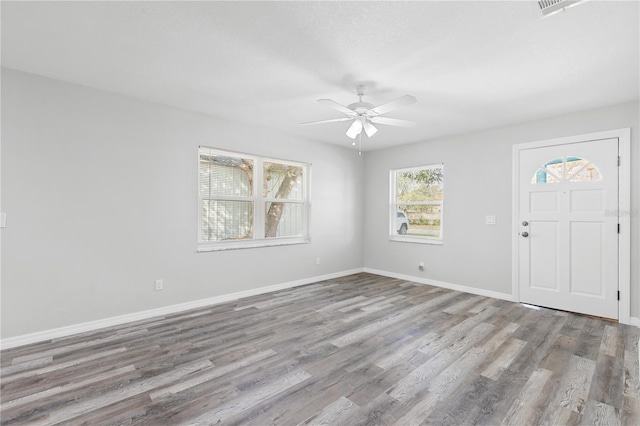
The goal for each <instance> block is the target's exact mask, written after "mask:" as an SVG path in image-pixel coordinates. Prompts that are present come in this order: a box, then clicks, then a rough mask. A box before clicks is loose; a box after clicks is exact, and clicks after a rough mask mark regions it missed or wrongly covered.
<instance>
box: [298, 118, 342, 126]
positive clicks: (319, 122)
mask: <svg viewBox="0 0 640 426" xmlns="http://www.w3.org/2000/svg"><path fill="white" fill-rule="evenodd" d="M349 120H353V118H351V117H342V118H333V119H331V120H321V121H309V122H307V123H300V124H301V125H302V126H308V125H309V124H322V123H332V122H334V121H349Z"/></svg>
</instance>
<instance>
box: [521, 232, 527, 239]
mask: <svg viewBox="0 0 640 426" xmlns="http://www.w3.org/2000/svg"><path fill="white" fill-rule="evenodd" d="M520 235H522V236H523V237H525V238H527V237H528V236H529V233H528V232H527V231H524V232H522V233H521V234H520Z"/></svg>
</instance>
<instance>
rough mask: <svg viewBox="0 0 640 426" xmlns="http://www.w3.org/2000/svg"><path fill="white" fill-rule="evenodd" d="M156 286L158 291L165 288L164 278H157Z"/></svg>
mask: <svg viewBox="0 0 640 426" xmlns="http://www.w3.org/2000/svg"><path fill="white" fill-rule="evenodd" d="M154 288H155V290H156V291H158V290H162V289H163V288H164V282H163V281H162V280H156V286H155V287H154Z"/></svg>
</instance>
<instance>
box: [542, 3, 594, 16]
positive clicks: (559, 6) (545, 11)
mask: <svg viewBox="0 0 640 426" xmlns="http://www.w3.org/2000/svg"><path fill="white" fill-rule="evenodd" d="M584 1H586V0H539V1H538V6H540V10H541V11H542V15H544V16H549V15H553V14H554V13H558V12H562V11H563V10H565V9H566V8H568V7H572V6H575V5H577V4H579V3H583V2H584Z"/></svg>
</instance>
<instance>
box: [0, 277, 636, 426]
mask: <svg viewBox="0 0 640 426" xmlns="http://www.w3.org/2000/svg"><path fill="white" fill-rule="evenodd" d="M638 337H639V331H638V329H637V328H636V327H631V326H625V325H619V324H617V323H612V322H607V321H603V320H599V319H596V318H588V317H584V316H579V315H574V314H570V313H566V312H558V311H553V310H547V309H540V310H535V309H531V308H527V307H524V306H522V305H519V304H516V303H511V302H506V301H502V300H497V299H491V298H486V297H480V296H476V295H471V294H466V293H460V292H456V291H451V290H446V289H442V288H436V287H431V286H426V285H421V284H415V283H411V282H406V281H401V280H396V279H392V278H386V277H381V276H376V275H371V274H364V273H363V274H357V275H352V276H349V277H343V278H339V279H334V280H328V281H323V282H319V283H315V284H310V285H306V286H302V287H297V288H293V289H288V290H283V291H279V292H275V293H269V294H264V295H260V296H255V297H250V298H245V299H242V300H239V301H235V302H231V303H225V304H220V305H215V306H211V307H206V308H201V309H196V310H192V311H188V312H182V313H179V314H174V315H167V316H164V317H157V318H153V319H149V320H145V321H139V322H135V323H130V324H126V325H121V326H117V327H112V328H109V329H104V330H100V331H97V332H91V333H84V334H80V335H75V336H71V337H67V338H61V339H56V340H52V341H48V342H43V343H38V344H33V345H29V346H23V347H20V348H13V349H8V350H5V351H3V352H2V353H1V354H0V355H1V388H0V389H1V404H0V410H1V411H0V416H1V417H0V418H1V424H2V425H24V424H29V425H52V424H72V425H103V424H104V425H210V424H228V425H236V424H243V425H245V424H246V425H271V424H275V425H327V424H329V425H420V424H427V425H470V424H477V425H500V424H505V425H525V424H526V425H537V424H540V425H564V424H566V425H580V424H584V425H594V424H602V425H618V424H622V425H639V424H640V381H639V379H638V376H639V369H638V352H637V351H638Z"/></svg>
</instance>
